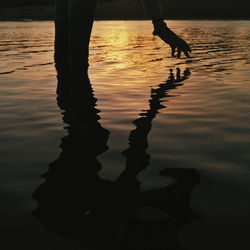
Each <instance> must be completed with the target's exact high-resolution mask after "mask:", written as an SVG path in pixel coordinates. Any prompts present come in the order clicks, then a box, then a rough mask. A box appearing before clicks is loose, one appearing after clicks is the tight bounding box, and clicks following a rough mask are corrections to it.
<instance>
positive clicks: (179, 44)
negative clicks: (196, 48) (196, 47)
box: [153, 20, 191, 58]
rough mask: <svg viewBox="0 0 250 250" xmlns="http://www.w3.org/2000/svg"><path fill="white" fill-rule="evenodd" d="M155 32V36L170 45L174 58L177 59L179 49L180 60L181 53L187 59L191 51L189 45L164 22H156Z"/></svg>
mask: <svg viewBox="0 0 250 250" xmlns="http://www.w3.org/2000/svg"><path fill="white" fill-rule="evenodd" d="M154 28H155V30H154V32H153V34H154V35H155V36H156V35H157V36H159V37H160V38H161V39H162V40H163V41H164V42H165V43H167V44H169V45H170V47H171V50H172V56H173V57H175V51H176V49H177V55H176V57H177V58H180V56H181V52H183V53H184V54H185V56H186V57H190V56H189V52H191V49H190V47H189V45H188V44H187V43H186V42H185V41H184V40H183V39H182V38H180V37H179V36H178V35H176V34H175V33H174V32H173V31H172V30H171V29H169V28H168V27H167V25H166V24H165V23H164V21H163V20H160V21H157V22H154Z"/></svg>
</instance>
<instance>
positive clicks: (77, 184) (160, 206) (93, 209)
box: [33, 69, 199, 250]
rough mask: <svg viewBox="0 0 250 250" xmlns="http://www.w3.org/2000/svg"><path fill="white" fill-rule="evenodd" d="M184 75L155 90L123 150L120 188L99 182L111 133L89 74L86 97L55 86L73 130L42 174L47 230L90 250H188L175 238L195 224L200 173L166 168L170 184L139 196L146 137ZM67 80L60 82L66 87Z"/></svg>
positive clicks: (41, 216)
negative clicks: (101, 159) (194, 201)
mask: <svg viewBox="0 0 250 250" xmlns="http://www.w3.org/2000/svg"><path fill="white" fill-rule="evenodd" d="M189 76H190V71H189V70H188V69H187V70H185V71H184V72H181V71H180V69H177V70H176V73H175V72H174V71H173V70H171V71H170V75H169V78H168V80H167V81H166V82H165V83H162V84H160V85H159V86H158V88H154V89H152V90H151V97H150V100H149V109H148V110H146V111H143V112H142V114H140V117H139V118H138V119H137V120H135V121H134V124H135V126H136V128H135V130H133V131H131V133H130V136H129V147H128V149H127V150H125V151H124V152H123V155H124V156H125V157H126V166H125V169H124V171H123V172H122V173H121V174H120V176H119V177H118V178H117V180H116V181H115V182H112V181H109V180H106V179H102V178H101V177H99V175H98V172H99V171H100V169H101V167H102V166H101V163H100V162H99V161H98V159H97V158H98V156H99V155H101V154H102V153H104V152H105V151H107V150H108V146H107V141H108V138H109V134H110V132H109V131H108V130H106V129H104V128H103V127H102V126H101V124H100V122H99V120H100V117H99V115H98V113H99V110H97V108H96V101H97V100H96V99H95V98H94V93H93V90H92V88H91V83H90V81H89V79H88V76H87V75H86V76H84V77H82V82H84V84H83V85H82V86H84V87H83V88H84V91H79V89H77V88H74V90H72V89H71V91H68V90H67V91H65V89H64V90H63V88H62V87H61V86H58V99H57V100H58V106H59V107H60V108H61V109H62V110H63V111H64V112H63V113H62V114H63V120H64V122H65V123H66V124H67V125H68V126H67V127H66V128H65V129H66V130H67V136H65V137H64V138H62V140H61V144H60V148H61V153H60V155H59V157H58V158H57V159H56V160H55V161H53V162H51V163H50V164H49V170H48V171H47V172H46V173H45V174H43V175H42V177H43V178H44V179H45V182H44V183H43V184H42V185H41V186H40V187H38V188H37V190H36V191H35V192H34V194H33V198H34V199H35V200H36V201H37V202H38V207H37V209H36V210H35V211H34V212H33V215H34V216H35V218H36V219H37V220H38V221H39V222H40V223H41V224H42V225H43V227H44V228H45V229H46V230H47V231H49V232H52V233H54V234H56V235H60V236H63V237H66V238H69V239H72V240H74V241H76V242H78V243H79V244H81V245H82V246H84V247H89V248H91V249H116V250H119V249H121V250H122V249H124V250H125V249H126V250H130V249H138V250H139V249H141V250H143V249H171V250H175V249H176V250H183V249H184V248H183V247H182V246H181V244H180V243H179V241H178V235H179V232H180V231H181V229H182V228H183V226H184V225H186V224H188V223H190V222H192V221H193V220H196V219H198V218H199V217H198V215H197V214H195V213H194V212H193V211H192V209H191V207H190V197H191V192H192V189H193V187H194V186H195V185H196V184H198V183H199V173H198V171H197V170H196V169H182V168H178V169H177V168H166V169H164V170H163V171H161V172H160V174H161V175H163V176H165V177H170V178H172V179H173V183H172V184H171V185H166V187H163V188H158V189H153V190H149V191H140V182H139V181H138V180H137V176H138V174H139V173H140V172H141V171H143V170H145V169H146V167H147V166H148V165H149V160H150V155H149V154H148V153H147V152H146V150H147V148H148V141H147V137H148V134H149V132H150V130H151V126H152V121H153V119H154V118H155V117H156V115H157V113H158V112H159V110H160V109H162V108H164V107H165V106H164V105H163V99H164V100H166V98H167V97H170V95H169V94H168V92H169V91H170V90H172V89H175V88H177V87H179V86H181V85H183V81H184V80H186V79H187V78H188V77H189ZM60 81H62V78H60V77H58V83H59V85H60V84H61V83H60Z"/></svg>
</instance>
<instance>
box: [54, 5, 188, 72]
mask: <svg viewBox="0 0 250 250" xmlns="http://www.w3.org/2000/svg"><path fill="white" fill-rule="evenodd" d="M142 2H143V3H144V6H145V10H146V12H147V15H148V16H149V17H150V18H151V19H152V22H153V26H154V32H153V34H154V35H157V36H159V37H160V38H161V39H162V40H163V41H164V42H165V43H167V44H169V45H170V47H171V49H172V56H175V51H177V55H176V56H177V57H180V56H181V53H182V52H183V53H184V54H185V55H186V56H187V57H189V52H191V50H190V47H189V46H188V44H187V43H186V42H185V41H184V40H183V39H181V38H180V37H178V36H177V35H176V34H175V33H174V32H173V31H171V30H170V29H169V28H168V27H167V25H166V24H165V22H164V20H163V12H162V8H161V5H160V0H143V1H142ZM96 5H97V0H56V4H55V27H56V36H55V45H56V46H55V48H56V50H55V61H56V65H57V68H58V70H59V69H61V68H65V67H66V68H68V67H69V66H70V67H71V71H72V73H74V75H75V74H76V73H77V72H78V73H79V72H81V73H82V72H83V73H84V72H86V71H87V68H88V53H89V52H88V47H89V40H90V35H91V30H92V25H93V19H94V14H95V9H96ZM61 74H64V75H65V76H66V75H67V74H68V72H66V71H65V70H64V72H61Z"/></svg>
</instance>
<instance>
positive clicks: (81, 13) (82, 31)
mask: <svg viewBox="0 0 250 250" xmlns="http://www.w3.org/2000/svg"><path fill="white" fill-rule="evenodd" d="M96 5H97V0H70V7H69V38H70V39H69V55H70V69H71V70H70V71H71V77H72V78H73V79H79V78H81V76H82V74H85V73H87V69H88V56H89V42H90V35H91V31H92V26H93V20H94V14H95V9H96Z"/></svg>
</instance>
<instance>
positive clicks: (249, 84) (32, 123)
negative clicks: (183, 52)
mask: <svg viewBox="0 0 250 250" xmlns="http://www.w3.org/2000/svg"><path fill="white" fill-rule="evenodd" d="M169 26H170V27H171V28H173V30H174V31H176V32H177V33H178V34H180V35H181V36H182V37H183V38H185V39H186V40H187V41H189V42H190V44H191V46H192V49H193V53H192V58H191V59H188V60H187V59H184V58H182V59H173V58H170V57H169V56H170V49H169V48H168V47H167V46H165V45H164V44H163V43H162V42H161V41H160V40H159V39H157V38H155V37H153V36H152V35H151V32H152V30H151V24H150V23H149V22H147V21H99V22H96V23H95V26H94V30H93V35H92V42H91V49H90V54H91V56H90V61H91V68H90V78H91V83H92V86H93V88H94V90H95V97H96V98H97V99H98V101H97V108H98V109H100V110H101V113H100V116H101V120H100V122H101V124H102V127H104V128H105V129H108V130H109V131H110V132H111V134H110V138H109V141H108V146H109V150H108V151H106V152H105V153H104V154H102V155H101V156H100V157H99V161H100V162H101V163H102V169H101V171H100V173H99V174H100V176H101V177H103V178H107V179H110V180H115V179H116V178H117V176H118V175H119V173H120V172H121V171H122V170H123V169H124V164H125V157H124V156H122V154H121V152H122V151H124V150H125V149H126V148H127V147H128V135H129V133H130V131H131V130H133V129H135V126H134V124H133V123H132V122H133V121H134V120H136V119H138V118H139V117H140V115H139V114H140V113H141V112H142V110H147V109H148V108H149V100H150V98H151V97H150V95H151V89H157V88H159V84H161V83H164V82H165V81H166V80H167V79H168V78H169V74H170V72H171V71H172V73H173V74H174V75H176V72H178V71H180V73H181V76H182V75H183V72H187V70H188V71H189V72H190V73H191V75H190V76H189V77H187V79H185V80H184V81H182V84H183V85H182V86H178V87H177V88H175V89H172V90H169V91H168V96H166V97H165V98H163V99H162V101H163V102H162V103H161V104H162V105H164V106H165V108H162V109H159V110H158V112H159V113H158V114H157V115H156V117H155V118H154V120H153V122H152V129H151V131H150V133H149V136H148V144H149V147H148V149H147V153H148V154H150V156H151V159H150V165H149V166H148V167H147V168H146V170H145V171H142V172H141V173H140V174H139V176H138V179H139V180H140V182H141V183H142V184H141V185H142V186H141V190H149V189H152V188H160V187H164V186H165V185H167V184H169V183H171V179H170V178H165V177H163V176H161V175H159V174H158V173H159V171H160V170H162V169H165V168H166V167H182V168H197V169H198V170H200V175H201V182H200V184H199V185H197V186H196V187H195V189H194V191H193V193H192V198H191V206H192V209H193V210H194V211H195V212H196V213H197V214H198V215H199V216H200V219H199V220H195V221H193V222H191V223H189V224H187V225H186V226H184V227H183V228H182V230H181V232H180V234H179V241H180V243H181V245H182V246H184V247H185V248H187V249H190V250H200V249H203V250H206V249H207V250H211V249H213V250H217V249H218V250H219V249H241V250H247V249H249V247H250V246H249V242H248V232H249V229H248V225H249V222H250V213H249V211H250V198H249V193H250V187H249V177H250V172H249V162H250V153H249V148H250V125H249V124H250V103H249V100H250V91H249V90H250V80H249V79H250V70H249V66H250V50H249V47H250V21H169ZM0 34H1V36H0V79H1V81H0V95H1V101H0V112H1V127H0V141H1V145H0V153H1V160H0V161H1V175H0V183H1V185H0V187H1V188H0V194H1V200H2V202H1V208H0V211H1V216H3V218H2V219H1V235H2V236H4V237H3V239H5V240H3V241H2V243H1V244H2V247H1V249H4V250H7V249H11V250H12V249H16V246H19V247H20V246H21V247H22V248H24V249H53V250H54V249H85V248H84V247H83V246H80V245H78V244H77V243H75V242H74V241H70V240H67V239H64V238H62V237H59V236H56V235H54V234H52V233H49V232H47V231H46V230H45V229H44V228H43V227H42V226H41V225H40V224H39V222H38V221H37V220H36V219H35V218H34V217H33V216H32V214H31V213H32V211H34V210H35V208H36V207H37V203H36V201H35V200H33V199H32V197H31V195H32V193H33V192H34V191H35V190H36V189H37V188H38V186H39V185H41V184H42V183H43V182H44V180H43V179H41V178H40V175H41V174H43V173H45V172H46V171H47V170H48V164H49V163H50V162H52V161H53V160H55V159H56V158H57V157H58V155H59V153H60V148H59V144H60V140H61V138H62V137H64V136H65V135H66V131H65V130H64V129H63V127H64V126H65V124H64V123H63V122H62V115H61V111H60V110H59V108H58V107H57V105H56V101H55V98H56V95H55V87H56V79H55V70H54V65H53V34H54V30H53V23H52V22H1V23H0ZM131 249H132V248H131Z"/></svg>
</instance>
